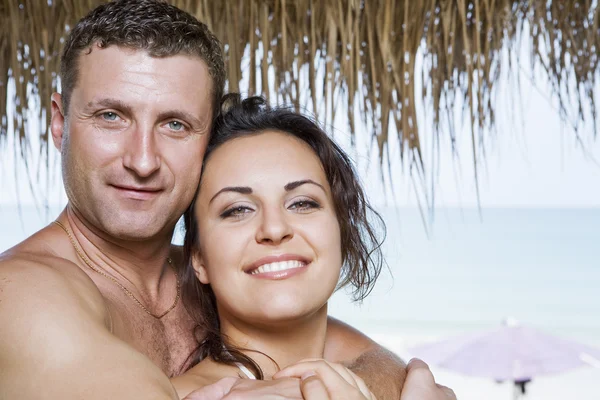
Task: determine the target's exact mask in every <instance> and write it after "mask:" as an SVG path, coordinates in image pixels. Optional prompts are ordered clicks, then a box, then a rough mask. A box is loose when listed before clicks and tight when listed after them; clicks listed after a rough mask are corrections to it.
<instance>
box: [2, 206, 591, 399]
mask: <svg viewBox="0 0 600 400" xmlns="http://www.w3.org/2000/svg"><path fill="white" fill-rule="evenodd" d="M59 211H60V207H50V208H40V207H35V206H20V207H19V206H16V205H0V252H2V251H4V250H6V249H8V248H9V247H11V246H13V245H15V244H16V243H18V242H19V241H21V240H23V239H24V238H25V237H27V236H28V235H30V234H32V233H33V232H35V231H36V230H38V229H40V228H42V227H43V226H45V225H46V224H47V223H48V222H49V221H51V220H53V219H54V218H55V217H56V215H57V214H58V212H59ZM378 211H379V212H380V213H381V215H382V216H383V218H384V220H385V222H386V226H387V237H386V240H385V242H384V245H383V252H384V256H385V259H386V267H385V268H384V270H383V271H382V273H381V275H380V277H379V279H378V282H377V284H376V286H375V288H374V290H373V291H372V293H371V294H370V295H369V296H368V297H367V298H366V299H365V300H364V301H363V302H361V303H357V302H353V301H352V300H351V298H350V296H349V295H348V293H347V292H346V291H345V290H344V289H341V290H339V291H338V292H337V293H336V294H335V295H334V296H333V298H332V299H331V301H330V303H329V312H330V314H331V315H332V316H334V317H336V318H338V319H340V320H342V321H344V322H347V323H349V324H350V325H352V326H354V327H355V328H357V329H359V330H361V331H362V332H364V333H366V334H367V335H369V336H370V337H371V338H373V339H374V340H375V341H377V342H379V343H381V344H383V345H384V346H386V347H387V348H389V349H390V350H392V351H394V352H396V353H397V354H399V355H400V356H401V357H403V358H405V359H408V358H410V357H411V356H412V354H411V350H410V349H411V348H412V347H413V346H415V345H416V344H422V343H426V342H435V341H437V340H442V339H444V338H447V337H452V336H455V335H460V334H464V333H470V332H477V331H482V330H486V329H493V328H494V327H498V326H500V324H502V323H503V321H505V320H506V319H507V318H510V319H511V320H513V321H514V320H516V321H519V323H522V324H526V325H529V326H532V327H534V328H537V329H539V330H541V331H543V332H546V333H548V334H552V335H557V336H560V337H563V338H567V339H571V340H575V341H578V342H582V343H585V344H587V345H591V346H594V347H597V348H600V208H588V209H540V208H506V209H497V208H482V209H477V208H437V209H435V210H422V211H421V210H419V209H417V208H393V207H386V206H382V207H378ZM181 237H182V232H181V230H178V232H177V234H176V237H175V239H174V241H175V242H178V241H179V242H180V241H181ZM425 361H427V360H425ZM490 362H493V360H490ZM431 367H432V370H433V372H434V374H435V376H436V380H437V381H438V382H440V383H443V384H445V385H448V386H450V387H452V388H453V389H454V390H455V392H456V393H457V395H458V398H459V399H465V400H488V399H489V400H496V399H510V398H512V395H513V388H512V386H511V384H510V383H502V384H500V383H496V382H493V381H491V380H485V379H481V378H470V377H463V376H460V375H458V374H455V373H453V372H452V371H446V370H444V369H443V368H439V367H436V366H435V365H432V366H431ZM524 399H527V400H542V399H543V400H555V399H556V400H558V399H578V400H600V368H594V367H592V366H589V367H582V368H580V369H577V370H574V371H570V372H567V373H564V374H560V375H552V376H547V377H539V378H534V379H533V381H532V382H531V383H530V384H529V385H528V394H527V396H526V397H524Z"/></svg>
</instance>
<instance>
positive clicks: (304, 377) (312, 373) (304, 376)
mask: <svg viewBox="0 0 600 400" xmlns="http://www.w3.org/2000/svg"><path fill="white" fill-rule="evenodd" d="M315 375H316V373H315V371H306V372H305V373H304V374H302V376H301V377H300V379H302V380H305V379H308V378H310V377H311V376H315Z"/></svg>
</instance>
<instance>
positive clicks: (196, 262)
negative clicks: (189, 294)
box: [192, 251, 210, 285]
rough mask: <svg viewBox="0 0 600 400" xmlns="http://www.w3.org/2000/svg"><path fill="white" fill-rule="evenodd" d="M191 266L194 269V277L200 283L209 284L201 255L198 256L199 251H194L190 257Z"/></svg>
mask: <svg viewBox="0 0 600 400" xmlns="http://www.w3.org/2000/svg"><path fill="white" fill-rule="evenodd" d="M192 266H193V267H194V272H196V277H197V278H198V280H199V281H200V282H202V283H203V284H205V285H208V284H209V283H210V280H209V279H208V273H207V272H206V267H205V266H204V260H203V258H202V255H200V252H199V251H195V252H194V255H193V256H192Z"/></svg>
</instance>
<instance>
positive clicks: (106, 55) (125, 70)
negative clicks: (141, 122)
mask: <svg viewBox="0 0 600 400" xmlns="http://www.w3.org/2000/svg"><path fill="white" fill-rule="evenodd" d="M94 53H95V54H94ZM83 57H84V59H82V62H80V65H79V67H80V73H79V79H78V82H77V84H76V85H75V88H74V92H77V91H78V90H77V89H80V91H81V92H83V93H81V95H82V98H80V100H81V101H85V105H86V106H87V107H93V106H97V105H119V106H126V105H127V106H129V107H133V106H135V105H136V103H137V104H144V105H146V106H148V105H154V106H155V107H156V108H160V109H179V110H181V111H185V110H187V112H189V113H194V114H196V113H197V112H199V111H200V110H198V108H202V109H203V110H202V111H203V113H204V114H206V111H207V110H205V108H206V107H209V111H210V108H211V107H212V100H213V99H212V95H213V94H212V79H211V77H210V74H209V71H208V67H207V66H206V63H205V62H204V61H202V60H201V59H200V58H198V57H195V56H194V57H191V56H186V55H176V56H169V57H161V58H158V57H152V56H150V55H149V54H148V53H147V52H146V51H145V50H132V49H128V48H125V49H122V48H119V47H118V46H112V47H109V48H102V49H96V50H94V51H93V52H91V53H90V54H88V55H85V56H83ZM197 117H199V116H197Z"/></svg>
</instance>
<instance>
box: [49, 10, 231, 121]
mask: <svg viewBox="0 0 600 400" xmlns="http://www.w3.org/2000/svg"><path fill="white" fill-rule="evenodd" d="M94 44H96V45H98V46H100V47H108V46H111V45H116V46H123V47H126V48H131V49H139V50H145V51H147V52H148V54H149V55H150V56H152V57H169V56H174V55H177V54H185V55H190V56H197V57H199V58H200V59H202V60H203V61H204V62H206V64H207V66H208V70H209V73H210V76H211V77H212V80H213V108H212V111H213V117H214V116H216V113H217V107H218V105H219V104H220V100H221V97H222V96H223V89H224V86H225V64H224V61H223V50H222V48H221V43H220V42H219V40H218V39H217V38H216V36H215V35H214V34H213V33H212V32H211V31H210V30H209V29H208V27H207V26H206V25H205V24H203V23H202V22H200V21H198V20H197V19H196V18H194V17H193V16H192V15H190V14H188V13H187V12H185V11H183V10H180V9H179V8H177V7H175V6H172V5H170V4H167V3H165V2H163V1H158V0H135V1H132V0H117V1H113V2H110V3H107V4H103V5H101V6H98V7H96V8H95V9H93V10H92V11H91V12H90V13H89V14H88V15H86V16H85V17H84V18H82V19H81V20H80V21H79V22H78V23H77V25H75V27H74V28H73V30H72V31H71V33H70V34H69V36H68V38H67V40H66V43H65V47H64V50H63V53H62V59H61V66H60V76H61V85H62V98H63V106H64V113H65V114H66V113H67V112H68V111H67V110H68V107H69V100H70V98H71V94H72V92H73V89H74V88H75V85H76V83H77V77H78V60H79V56H80V54H81V53H82V52H83V51H85V50H89V49H90V47H91V46H92V45H94Z"/></svg>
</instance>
